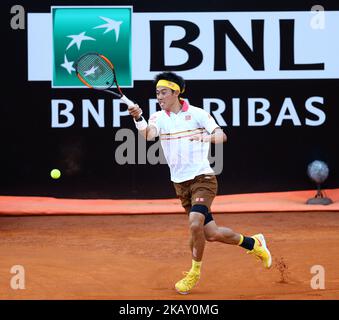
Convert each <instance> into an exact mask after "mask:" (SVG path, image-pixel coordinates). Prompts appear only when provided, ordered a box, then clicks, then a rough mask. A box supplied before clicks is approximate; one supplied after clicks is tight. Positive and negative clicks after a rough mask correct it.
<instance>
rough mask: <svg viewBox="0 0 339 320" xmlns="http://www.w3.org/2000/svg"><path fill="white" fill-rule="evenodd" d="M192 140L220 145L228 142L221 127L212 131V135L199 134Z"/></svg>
mask: <svg viewBox="0 0 339 320" xmlns="http://www.w3.org/2000/svg"><path fill="white" fill-rule="evenodd" d="M190 140H191V141H200V142H210V143H215V144H218V143H225V142H226V141H227V136H226V134H225V132H224V131H223V130H222V129H221V128H220V127H217V128H215V129H214V130H213V131H212V133H211V134H207V135H203V134H197V135H195V136H193V137H191V138H190Z"/></svg>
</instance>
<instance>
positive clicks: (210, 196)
mask: <svg viewBox="0 0 339 320" xmlns="http://www.w3.org/2000/svg"><path fill="white" fill-rule="evenodd" d="M173 184H174V188H175V192H176V194H177V196H178V197H179V199H180V200H181V205H182V206H183V207H184V209H185V211H186V213H187V214H189V212H190V211H191V208H192V206H194V205H195V204H200V205H205V206H206V207H207V208H208V212H211V204H212V202H213V200H214V198H215V196H216V194H217V191H218V182H217V178H216V177H215V175H210V174H202V175H199V176H196V177H195V178H194V179H192V180H188V181H184V182H181V183H175V182H173Z"/></svg>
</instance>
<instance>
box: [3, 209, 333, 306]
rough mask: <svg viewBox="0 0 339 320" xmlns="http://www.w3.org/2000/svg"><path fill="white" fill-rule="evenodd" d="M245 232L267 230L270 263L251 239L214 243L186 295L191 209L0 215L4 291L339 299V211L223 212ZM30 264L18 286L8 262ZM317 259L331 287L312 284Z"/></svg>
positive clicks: (38, 295) (227, 222) (22, 295)
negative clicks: (248, 243)
mask: <svg viewBox="0 0 339 320" xmlns="http://www.w3.org/2000/svg"><path fill="white" fill-rule="evenodd" d="M214 217H215V220H216V222H217V223H218V224H219V225H222V226H228V227H230V228H232V229H233V230H235V231H237V232H242V233H244V234H246V235H252V234H255V233H258V232H262V233H263V234H264V235H265V237H266V241H267V243H268V246H269V248H270V250H271V252H272V255H273V267H272V268H271V269H270V270H265V269H264V268H263V267H262V265H261V263H260V262H257V260H256V259H255V258H254V257H253V256H251V255H247V254H246V251H245V250H244V249H243V248H240V247H237V246H230V245H225V244H221V243H207V244H206V248H205V254H204V260H203V266H202V276H201V279H200V282H199V283H198V285H197V287H196V288H195V289H194V290H193V291H192V292H191V294H189V295H187V296H182V295H179V294H177V293H176V292H175V290H174V284H175V282H176V281H177V280H179V279H180V278H181V277H182V271H185V270H187V269H189V267H190V264H191V258H190V253H189V249H188V237H189V231H188V228H187V217H186V215H185V214H175V215H173V214H172V215H165V214H162V215H113V216H112V215H110V216H109V215H103V216H98V215H96V216H90V215H86V216H34V217H32V216H20V217H15V216H2V217H0V235H1V241H0V256H1V262H0V299H143V300H146V299H147V300H148V299H150V300H151V299H180V300H187V299H191V300H192V299H193V300H195V299H217V300H219V299H220V300H224V299H338V298H339V250H338V248H339V212H328V211H322V212H275V213H270V212H265V213H242V214H235V213H227V214H215V215H214ZM14 265H21V266H23V267H24V270H25V287H26V288H25V289H24V290H13V289H11V286H10V281H11V278H12V277H13V276H14V275H13V274H11V272H10V270H11V268H12V267H13V266H14ZM314 265H321V266H322V267H323V268H324V270H325V289H323V290H314V289H312V288H311V285H310V284H311V279H312V277H314V276H315V274H312V273H311V268H312V266H314Z"/></svg>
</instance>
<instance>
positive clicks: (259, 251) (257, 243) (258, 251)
mask: <svg viewBox="0 0 339 320" xmlns="http://www.w3.org/2000/svg"><path fill="white" fill-rule="evenodd" d="M251 238H253V239H254V247H253V249H252V250H250V251H247V253H249V254H253V255H255V256H256V257H257V258H258V259H260V260H261V261H262V262H263V264H264V267H265V268H267V269H269V268H270V267H271V265H272V256H271V253H270V251H269V250H268V248H267V246H266V241H265V238H264V235H263V234H261V233H259V234H255V235H254V236H252V237H251Z"/></svg>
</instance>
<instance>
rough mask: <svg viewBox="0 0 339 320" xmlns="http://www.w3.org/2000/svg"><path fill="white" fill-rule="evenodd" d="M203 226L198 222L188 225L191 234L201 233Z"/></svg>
mask: <svg viewBox="0 0 339 320" xmlns="http://www.w3.org/2000/svg"><path fill="white" fill-rule="evenodd" d="M203 228H204V227H203V224H202V223H201V222H199V221H192V222H191V223H190V231H191V233H199V232H202V231H203Z"/></svg>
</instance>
